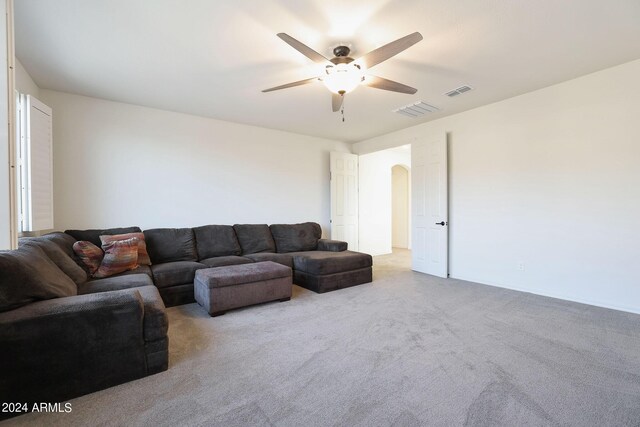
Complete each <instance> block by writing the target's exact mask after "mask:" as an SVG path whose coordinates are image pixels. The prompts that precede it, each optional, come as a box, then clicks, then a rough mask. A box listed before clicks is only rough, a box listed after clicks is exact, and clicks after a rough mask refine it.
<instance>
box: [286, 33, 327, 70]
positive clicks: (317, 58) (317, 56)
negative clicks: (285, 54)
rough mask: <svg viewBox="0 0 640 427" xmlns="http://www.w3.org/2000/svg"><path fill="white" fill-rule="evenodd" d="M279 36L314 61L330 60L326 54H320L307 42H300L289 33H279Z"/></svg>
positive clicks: (323, 61)
mask: <svg viewBox="0 0 640 427" xmlns="http://www.w3.org/2000/svg"><path fill="white" fill-rule="evenodd" d="M278 37H280V38H281V39H282V40H284V41H285V42H286V43H288V44H289V45H290V46H291V47H292V48H294V49H295V50H297V51H298V52H300V53H301V54H303V55H304V56H306V57H307V58H309V59H310V60H312V61H313V62H317V63H320V64H324V63H326V62H329V60H328V59H327V58H325V57H324V56H322V55H320V54H319V53H318V52H316V51H315V50H313V49H311V48H310V47H309V46H307V45H306V44H304V43H302V42H299V41H298V40H296V39H294V38H293V37H291V36H290V35H289V34H285V33H278Z"/></svg>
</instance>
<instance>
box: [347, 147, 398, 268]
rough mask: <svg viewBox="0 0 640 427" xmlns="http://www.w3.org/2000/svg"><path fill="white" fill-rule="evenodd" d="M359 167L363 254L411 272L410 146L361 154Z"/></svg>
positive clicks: (361, 244)
mask: <svg viewBox="0 0 640 427" xmlns="http://www.w3.org/2000/svg"><path fill="white" fill-rule="evenodd" d="M359 166H360V168H359V169H360V170H359V189H360V191H359V206H360V215H359V220H360V224H359V244H360V251H362V252H366V253H369V254H371V255H374V256H375V255H390V258H389V259H388V260H387V257H386V256H385V257H384V259H385V261H389V263H392V264H394V266H395V267H398V266H400V265H402V267H403V268H405V267H406V269H410V260H411V252H410V249H411V145H404V146H400V147H395V148H391V149H387V150H381V151H377V152H374V153H369V154H363V155H360V157H359ZM396 258H398V259H396ZM393 260H395V261H393Z"/></svg>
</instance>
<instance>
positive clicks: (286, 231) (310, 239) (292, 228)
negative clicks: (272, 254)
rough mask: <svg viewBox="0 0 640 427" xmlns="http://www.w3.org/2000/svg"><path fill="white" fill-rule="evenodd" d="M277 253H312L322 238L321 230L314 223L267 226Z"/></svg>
mask: <svg viewBox="0 0 640 427" xmlns="http://www.w3.org/2000/svg"><path fill="white" fill-rule="evenodd" d="M269 229H270V230H271V234H272V235H273V240H274V241H275V243H276V249H277V251H278V252H281V253H286V252H298V251H313V250H316V248H317V247H318V240H320V237H322V228H320V224H317V223H315V222H305V223H302V224H272V225H270V226H269Z"/></svg>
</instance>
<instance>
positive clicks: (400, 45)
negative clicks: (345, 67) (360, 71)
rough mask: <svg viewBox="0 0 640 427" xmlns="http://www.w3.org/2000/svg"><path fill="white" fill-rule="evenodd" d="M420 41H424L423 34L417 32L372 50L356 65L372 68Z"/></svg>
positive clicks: (358, 60)
mask: <svg viewBox="0 0 640 427" xmlns="http://www.w3.org/2000/svg"><path fill="white" fill-rule="evenodd" d="M420 40H422V34H420V33H418V32H417V31H416V32H415V33H413V34H409V35H408V36H404V37H402V38H401V39H398V40H396V41H394V42H391V43H388V44H385V45H384V46H381V47H379V48H377V49H375V50H372V51H371V52H369V53H367V54H366V55H364V56H362V57H360V58H358V59H356V64H358V65H360V66H364V67H365V68H371V67H373V66H375V65H378V64H379V63H381V62H382V61H386V60H387V59H389V58H391V57H392V56H396V55H397V54H399V53H400V52H402V51H403V50H405V49H408V48H410V47H411V46H413V45H414V44H416V43H418V42H419V41H420Z"/></svg>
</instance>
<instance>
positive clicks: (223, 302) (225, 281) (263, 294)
mask: <svg viewBox="0 0 640 427" xmlns="http://www.w3.org/2000/svg"><path fill="white" fill-rule="evenodd" d="M291 278H292V273H291V268H289V267H287V266H284V265H282V264H278V263H275V262H273V261H264V262H256V263H252V264H240V265H229V266H224V267H214V268H205V269H201V270H198V271H196V278H195V281H194V283H193V286H194V294H195V297H196V301H197V302H198V304H200V305H201V306H202V307H204V309H205V310H207V313H209V314H210V315H211V316H212V317H214V316H219V315H221V314H224V313H225V312H226V311H227V310H231V309H233V308H239V307H246V306H248V305H253V304H260V303H263V302H269V301H289V300H290V299H291V289H292V280H291Z"/></svg>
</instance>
